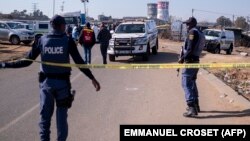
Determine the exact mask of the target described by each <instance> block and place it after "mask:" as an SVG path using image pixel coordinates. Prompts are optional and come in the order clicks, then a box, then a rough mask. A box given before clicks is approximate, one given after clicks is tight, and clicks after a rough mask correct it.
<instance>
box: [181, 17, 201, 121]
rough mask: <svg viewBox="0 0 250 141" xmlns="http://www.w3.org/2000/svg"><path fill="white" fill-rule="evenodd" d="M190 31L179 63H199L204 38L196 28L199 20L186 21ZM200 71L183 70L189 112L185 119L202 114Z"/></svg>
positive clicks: (192, 69) (191, 18)
mask: <svg viewBox="0 0 250 141" xmlns="http://www.w3.org/2000/svg"><path fill="white" fill-rule="evenodd" d="M184 23H186V25H187V29H188V35H187V38H186V40H185V44H184V48H183V49H182V53H181V55H180V56H181V57H180V59H179V61H178V62H179V63H199V61H200V59H199V58H200V55H201V52H202V44H203V40H204V39H203V38H204V36H202V34H203V33H202V32H201V31H199V30H198V29H197V28H196V25H197V20H196V19H195V18H194V17H190V18H189V19H188V20H187V21H185V22H184ZM198 71H199V69H196V68H186V69H183V70H182V87H183V89H184V92H185V99H186V102H187V106H188V108H187V112H185V113H184V114H183V116H184V117H195V116H196V115H198V112H200V106H199V95H198V89H197V85H196V79H197V73H198Z"/></svg>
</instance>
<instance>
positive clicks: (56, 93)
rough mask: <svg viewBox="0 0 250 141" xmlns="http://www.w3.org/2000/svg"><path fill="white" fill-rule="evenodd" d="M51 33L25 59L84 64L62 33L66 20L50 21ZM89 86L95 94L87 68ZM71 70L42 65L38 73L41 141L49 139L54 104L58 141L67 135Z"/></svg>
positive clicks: (23, 64)
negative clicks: (71, 59)
mask: <svg viewBox="0 0 250 141" xmlns="http://www.w3.org/2000/svg"><path fill="white" fill-rule="evenodd" d="M50 23H51V25H52V27H53V31H52V32H51V33H49V34H48V35H44V36H42V37H41V38H40V39H36V40H35V42H34V43H33V45H32V49H31V51H30V52H29V53H28V55H27V56H26V58H27V59H32V60H35V59H36V58H37V57H38V56H39V54H41V61H44V62H54V63H70V55H71V57H72V58H73V60H74V62H75V63H76V64H86V63H85V62H84V60H82V58H81V56H80V54H79V52H78V50H77V46H76V44H75V42H74V40H73V39H72V38H69V37H68V36H67V35H66V33H65V26H66V23H65V20H64V18H63V17H61V16H59V15H56V16H54V17H53V18H52V19H51V22H50ZM31 64H32V62H31V61H26V60H20V61H16V62H9V63H2V64H1V65H0V67H2V68H21V67H27V66H29V65H31ZM80 70H81V71H82V72H83V73H84V74H85V75H86V76H87V77H88V78H89V79H91V80H92V83H93V85H94V87H95V89H96V91H99V90H100V85H99V83H98V81H97V80H96V79H95V78H94V76H93V74H92V73H91V71H90V70H89V69H80ZM70 72H71V68H69V67H68V68H67V67H57V66H49V65H45V64H41V67H40V73H39V82H40V115H41V119H40V123H39V126H40V138H41V141H49V140H50V125H51V117H52V115H53V111H54V104H55V103H56V107H57V108H56V124H57V140H58V141H65V140H66V139H67V136H68V123H67V112H68V108H70V107H71V104H72V101H73V96H72V95H71V85H70V74H71V73H70ZM54 101H55V102H54Z"/></svg>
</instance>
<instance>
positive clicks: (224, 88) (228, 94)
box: [199, 69, 250, 108]
mask: <svg viewBox="0 0 250 141" xmlns="http://www.w3.org/2000/svg"><path fill="white" fill-rule="evenodd" d="M199 73H201V75H202V76H203V78H204V79H205V80H207V81H208V82H209V83H210V84H211V85H212V86H213V87H214V88H215V89H217V90H218V91H219V93H220V94H221V96H222V97H223V98H225V99H227V100H228V102H229V103H233V104H237V105H241V106H244V107H245V108H249V107H250V102H249V101H248V100H247V99H246V98H244V97H243V96H241V95H239V94H238V93H237V92H236V91H235V90H233V89H232V88H231V87H230V86H228V85H226V84H225V83H224V82H223V81H222V80H220V79H219V78H217V77H216V76H215V75H214V74H212V73H210V72H208V71H207V70H205V69H200V71H199Z"/></svg>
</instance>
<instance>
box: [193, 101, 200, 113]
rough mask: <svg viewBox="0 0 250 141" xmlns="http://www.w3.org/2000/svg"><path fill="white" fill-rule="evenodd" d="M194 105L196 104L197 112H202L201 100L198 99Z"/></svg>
mask: <svg viewBox="0 0 250 141" xmlns="http://www.w3.org/2000/svg"><path fill="white" fill-rule="evenodd" d="M194 106H195V108H196V111H197V112H201V109H200V105H199V100H198V99H197V100H195V102H194Z"/></svg>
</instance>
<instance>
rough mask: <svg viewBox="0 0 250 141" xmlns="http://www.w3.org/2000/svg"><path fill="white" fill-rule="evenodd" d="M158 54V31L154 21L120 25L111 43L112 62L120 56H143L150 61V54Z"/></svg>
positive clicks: (129, 22) (110, 55) (109, 49)
mask: <svg viewBox="0 0 250 141" xmlns="http://www.w3.org/2000/svg"><path fill="white" fill-rule="evenodd" d="M151 51H152V53H153V54H157V52H158V29H157V27H156V24H155V21H154V20H145V21H127V22H123V23H121V24H119V26H118V27H117V28H116V30H115V31H114V33H112V39H111V40H110V43H109V48H108V51H107V53H108V55H109V60H110V61H115V57H118V56H142V58H143V60H144V61H148V60H149V55H150V52H151Z"/></svg>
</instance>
